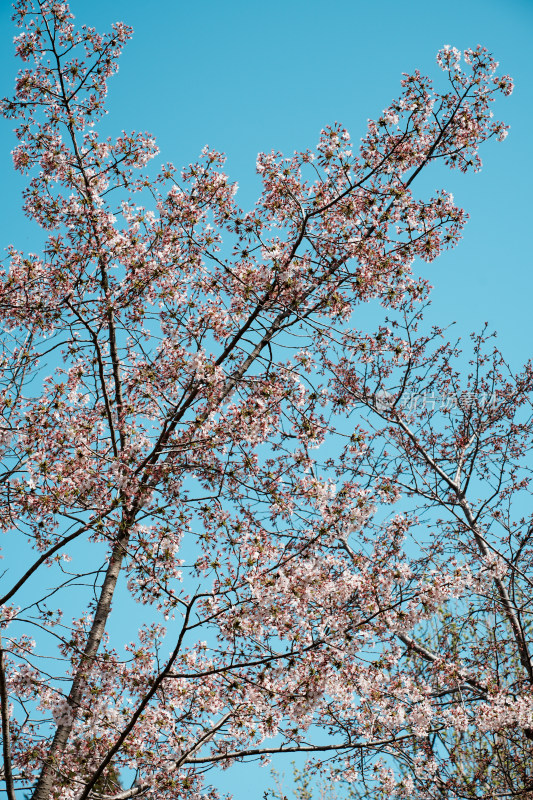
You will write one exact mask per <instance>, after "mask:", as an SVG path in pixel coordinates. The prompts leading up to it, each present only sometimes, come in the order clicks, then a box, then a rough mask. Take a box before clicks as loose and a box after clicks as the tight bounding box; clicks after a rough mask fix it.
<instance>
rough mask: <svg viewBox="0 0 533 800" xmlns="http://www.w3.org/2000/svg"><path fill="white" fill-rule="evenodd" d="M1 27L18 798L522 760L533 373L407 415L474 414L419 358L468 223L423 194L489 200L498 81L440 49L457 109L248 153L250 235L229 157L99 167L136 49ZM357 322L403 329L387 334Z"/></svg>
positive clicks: (124, 793)
mask: <svg viewBox="0 0 533 800" xmlns="http://www.w3.org/2000/svg"><path fill="white" fill-rule="evenodd" d="M14 8H15V14H14V20H15V22H16V24H17V25H18V27H19V28H20V34H19V35H18V36H17V37H16V39H15V43H16V51H17V54H18V56H19V57H20V58H21V59H22V61H23V62H24V66H23V68H22V70H21V71H20V73H19V75H18V78H17V82H16V93H15V96H14V97H13V98H12V99H8V100H5V101H4V102H3V105H2V108H3V113H4V115H5V116H6V117H7V118H8V119H14V120H16V125H17V127H16V136H17V138H18V144H17V146H16V148H15V150H14V152H13V159H14V164H15V167H16V169H18V170H19V171H20V172H22V173H23V174H27V175H28V185H27V189H26V190H25V193H24V211H25V213H26V215H27V216H28V217H29V218H30V219H31V220H34V221H35V222H36V223H38V225H39V226H40V227H41V229H43V231H44V235H45V237H46V242H45V244H44V246H43V248H42V252H41V254H37V253H26V254H24V253H22V252H20V251H19V250H17V249H16V248H15V246H11V247H10V248H9V253H8V257H7V259H6V264H5V270H4V272H3V273H2V286H1V290H0V313H1V315H2V323H3V329H4V331H5V333H4V335H3V338H2V348H3V349H2V353H1V365H2V370H1V376H2V381H3V389H4V392H3V399H2V403H3V406H2V421H1V446H2V452H3V467H2V476H1V491H2V495H1V496H2V503H1V511H0V513H1V523H2V528H3V530H4V531H5V532H6V533H7V534H8V539H7V542H8V544H7V553H8V555H9V560H8V563H7V569H6V572H5V573H4V575H3V588H2V592H1V599H0V604H1V613H2V617H1V632H2V644H1V659H0V695H1V711H2V728H3V748H4V768H3V769H4V771H3V780H4V781H5V785H6V792H7V796H8V798H9V800H15V798H16V797H17V793H18V792H19V790H20V791H25V792H26V793H27V794H28V796H29V797H31V798H32V800H48V798H62V800H63V799H64V800H67V799H69V798H77V799H78V800H87V798H98V797H100V798H103V797H108V798H111V797H113V798H115V799H116V800H118V799H119V798H122V799H123V800H126V798H130V797H137V796H138V797H146V798H154V799H155V798H180V797H187V798H196V797H198V798H199V797H211V798H216V797H217V796H218V795H217V792H216V791H215V789H213V788H212V787H211V786H210V780H209V774H208V773H209V770H210V769H212V768H216V767H224V768H226V767H229V766H232V767H233V768H234V769H235V770H238V764H239V762H243V761H246V760H250V759H258V760H261V761H262V762H265V761H267V760H268V759H269V758H270V757H271V756H273V755H275V754H279V755H280V756H281V757H283V756H282V754H287V753H305V754H307V755H308V756H310V757H311V758H312V759H313V764H314V768H316V769H317V770H329V771H330V772H331V774H333V775H334V776H335V777H336V778H340V779H344V780H352V779H354V776H355V775H356V774H359V773H361V771H362V772H363V773H364V776H365V780H367V779H370V778H369V776H374V777H375V779H376V781H377V784H376V785H379V786H382V787H384V788H385V789H386V790H387V791H389V793H391V792H392V791H393V790H394V791H396V792H397V793H399V794H400V796H402V793H403V795H404V796H405V793H407V796H415V792H416V791H419V789H420V791H421V792H423V791H429V790H428V788H427V787H428V785H437V786H441V784H439V783H438V782H437V783H435V780H436V779H435V775H436V774H438V770H439V760H438V759H439V758H441V761H442V758H443V755H442V754H443V748H444V746H445V739H446V735H449V736H451V737H453V736H459V735H461V732H463V733H464V732H468V731H469V730H470V729H471V728H472V727H473V728H475V729H476V730H481V731H485V730H486V731H492V732H497V731H500V730H503V729H506V728H508V727H513V730H516V731H518V734H520V735H522V734H524V735H525V736H526V738H529V737H530V732H531V729H532V728H533V721H531V707H532V706H531V699H530V694H529V688H528V687H529V686H530V677H531V674H533V673H532V668H531V663H530V661H529V650H528V634H527V631H528V627H527V624H526V619H525V615H526V614H527V608H528V606H527V603H528V600H527V589H528V578H527V575H528V570H529V561H528V559H529V558H530V555H529V554H530V549H529V545H528V538H527V537H528V535H529V534H528V531H529V527H528V521H527V519H526V517H525V516H524V519H522V518H521V519H520V522H518V523H515V522H513V520H514V517H512V516H511V512H510V502H511V499H512V498H513V497H514V493H515V492H523V491H527V476H526V474H525V473H524V474H523V473H522V472H521V469H522V470H523V468H521V467H519V466H518V462H519V459H520V457H521V456H523V455H524V453H525V450H526V438H527V435H528V434H529V431H530V428H529V427H528V426H529V418H527V414H526V412H525V409H527V408H528V405H527V403H528V402H529V401H528V400H527V397H528V396H529V395H528V392H529V390H530V383H531V370H530V368H528V369H527V370H526V371H525V373H524V375H522V376H519V377H518V378H512V377H510V376H508V377H507V378H504V376H503V372H502V364H501V362H500V361H498V358H497V357H496V356H494V358H493V359H492V360H490V359H489V360H487V358H488V356H487V355H486V354H485V350H484V349H483V347H484V345H483V343H482V342H481V341H480V342H479V343H478V345H476V347H477V350H476V354H475V357H474V364H475V366H474V368H473V372H472V376H471V378H470V379H469V380H470V385H469V386H467V387H466V389H465V391H467V392H469V395H468V396H469V398H470V401H469V404H465V403H464V402H463V403H462V404H461V403H459V402H458V403H457V409H456V408H455V407H453V408H448V409H445V411H446V414H447V416H446V414H444V416H443V417H438V418H437V417H436V416H435V414H431V413H430V412H429V409H425V408H424V409H423V410H422V412H420V411H419V410H418V409H412V408H410V407H407V406H405V407H404V405H403V400H402V398H405V396H406V393H407V392H411V393H413V392H414V390H415V389H416V390H417V391H419V393H420V391H422V388H423V390H424V391H438V392H440V393H441V394H443V395H444V394H446V397H448V396H452V395H453V394H454V393H455V395H457V396H459V398H461V397H462V395H460V394H459V388H458V387H459V378H458V374H457V372H454V370H453V366H452V361H453V359H452V356H453V355H454V351H453V348H451V347H450V346H449V345H448V344H439V345H438V346H436V349H435V347H434V345H435V343H436V342H437V338H436V337H438V336H440V335H441V334H440V333H435V334H434V335H433V336H432V337H431V336H430V337H428V336H425V337H424V335H423V334H422V332H420V333H419V332H418V331H417V327H416V326H417V324H419V309H420V304H421V302H422V301H424V299H425V298H427V295H428V291H429V287H428V284H427V282H426V281H425V280H424V279H422V278H419V277H418V276H417V275H416V274H414V273H413V272H412V266H413V262H414V260H415V259H416V258H417V257H419V258H421V259H423V260H425V261H431V260H433V259H434V258H435V257H436V256H437V255H438V254H439V253H440V252H441V250H442V249H443V248H445V247H447V246H452V245H454V244H455V243H456V242H457V241H458V239H459V237H460V234H461V230H462V227H463V224H464V222H465V218H466V217H465V213H464V212H463V211H462V210H461V209H460V208H458V207H456V206H455V205H454V202H453V198H452V196H451V195H450V194H448V193H446V192H444V191H439V192H437V193H436V194H435V196H434V197H432V198H429V199H425V200H423V199H418V198H417V197H416V196H415V195H414V194H413V192H414V189H415V185H416V180H417V177H418V176H419V174H420V173H421V172H422V170H425V169H426V168H428V167H430V166H431V165H432V164H433V162H438V161H442V162H444V163H445V164H447V165H449V166H450V167H458V168H459V169H460V170H461V171H463V172H465V171H467V170H470V169H473V170H476V169H479V167H480V165H481V162H480V159H479V155H478V147H479V145H480V144H482V143H483V142H484V141H486V140H487V139H489V138H491V137H496V138H498V139H503V138H505V134H506V127H505V126H504V125H503V124H502V123H500V122H496V121H494V120H493V117H492V112H491V105H492V101H493V99H494V98H495V96H496V95H497V94H499V93H503V94H509V93H510V92H511V90H512V82H511V80H510V79H509V78H508V77H507V76H503V77H501V76H498V75H497V74H496V69H497V64H496V62H495V61H494V60H493V58H492V57H491V56H490V55H489V54H488V53H487V52H486V51H485V50H484V49H483V48H481V47H478V48H476V49H475V50H467V51H465V53H464V54H462V55H461V54H460V53H459V52H458V51H457V50H455V49H454V48H450V47H445V48H444V49H443V50H442V51H441V52H440V53H439V54H438V57H437V61H438V64H439V66H440V68H441V72H442V75H441V77H440V79H441V80H442V84H443V88H442V89H439V88H435V87H434V86H433V83H432V81H431V80H430V79H429V78H427V77H425V76H423V75H421V74H420V73H419V72H416V73H415V74H413V75H405V76H404V79H403V81H402V90H401V95H400V97H399V99H398V100H395V101H394V102H393V103H391V105H390V106H388V107H387V108H386V109H385V111H384V112H383V114H382V116H381V117H380V118H379V119H378V120H376V121H375V122H374V121H373V122H370V123H369V128H368V132H367V134H366V136H365V137H364V138H363V139H362V141H361V143H360V145H358V146H357V147H354V146H353V145H352V144H351V141H350V137H349V134H348V132H347V131H346V130H345V129H344V128H343V127H342V126H341V125H339V124H335V125H333V126H332V127H329V128H326V129H324V130H323V131H322V132H321V134H320V139H319V143H318V147H317V150H316V152H311V151H304V152H297V153H295V154H294V155H292V156H290V157H284V156H283V155H281V154H279V153H262V154H260V155H259V156H258V159H257V172H258V173H259V175H260V176H261V179H262V183H263V189H262V193H261V196H260V197H259V199H258V201H257V203H256V205H255V207H254V208H253V209H252V210H249V211H245V210H242V209H241V208H239V207H238V205H237V202H236V197H235V194H236V191H235V188H236V187H235V186H234V185H233V184H232V183H231V182H230V180H229V179H228V177H227V176H226V175H225V174H224V172H223V162H224V158H223V156H222V155H220V154H219V153H217V152H215V151H214V150H210V149H208V148H205V149H204V151H203V152H202V154H201V157H200V159H199V161H198V162H197V163H195V164H191V165H189V166H188V167H187V168H185V169H184V170H183V171H181V172H180V171H178V170H177V169H176V168H175V167H174V166H173V165H172V164H170V163H167V164H164V165H163V166H162V167H161V169H160V171H159V173H158V174H155V173H151V172H150V170H149V166H148V165H149V162H150V161H151V159H153V158H154V156H156V154H157V148H156V145H155V142H154V140H153V138H152V137H151V136H150V135H148V134H145V133H125V132H122V133H121V134H120V135H119V136H118V138H116V139H106V138H101V136H99V134H98V123H99V121H100V120H101V118H102V115H103V114H104V113H105V108H104V103H105V97H106V91H107V81H108V79H109V78H110V77H111V76H112V75H113V73H114V72H115V71H116V69H117V63H118V58H119V55H120V52H121V49H122V47H123V45H124V44H125V43H126V42H127V40H128V39H129V38H130V36H131V30H130V29H129V28H128V27H127V26H125V25H123V24H121V23H118V24H116V25H114V26H113V29H112V31H111V33H109V34H106V35H100V34H98V33H97V32H96V31H95V30H94V29H92V28H88V27H82V28H81V29H79V30H78V29H77V28H76V27H75V25H74V19H73V16H72V15H71V13H70V10H69V8H68V6H67V5H66V4H64V3H55V2H49V0H18V1H17V2H16V3H15V5H14ZM368 302H374V304H376V305H380V306H381V307H383V309H384V310H383V312H382V315H384V314H387V315H388V318H389V319H388V321H386V320H382V324H381V326H380V328H379V330H378V331H377V332H376V333H374V334H370V333H369V332H368V331H361V330H359V329H358V327H357V311H358V307H359V306H360V305H361V304H363V303H368ZM402 326H403V327H402ZM432 348H433V349H432ZM394 382H396V383H394ZM489 392H490V393H491V394H490V402H489V399H488V393H489ZM482 395H483V396H484V398H485V399H484V400H481V399H480V398H481V396H482ZM485 395H486V397H485ZM493 396H494V397H495V398H496V399H495V400H493ZM454 414H456V416H454ZM516 414H518V415H520V414H522V417H523V419H522V417H520V418H517V417H516ZM439 426H440V427H439ZM318 449H321V453H322V454H323V455H320V456H319V454H318V452H317V451H318ZM480 485H483V487H484V489H485V491H486V492H487V493H488V494H487V495H486V498H485V499H480V500H473V499H469V493H470V492H473V493H474V494H475V493H476V492H478V490H479V489H480ZM487 487H488V488H487ZM416 498H420V501H421V503H422V506H423V508H424V513H425V515H426V516H424V513H422V512H421V511H420V510H419V511H418V515H417V512H416V509H415V506H416V503H415V504H413V503H411V500H416ZM392 504H396V509H395V510H393V511H392V512H391V505H392ZM402 504H403V505H402ZM435 509H437V512H435ZM440 509H443V510H444V511H445V512H446V514H447V516H446V519H442V520H441V519H440V516H439V515H441V511H440ZM444 511H443V512H442V516H444ZM521 516H522V515H521ZM487 520H489V521H487ZM496 528H497V529H498V531H497V532H495V531H493V529H496ZM422 529H423V530H422ZM443 531H444V536H443V533H442V532H443ZM410 536H412V537H413V544H412V545H409V546H408V545H407V542H408V541H409V537H410ZM10 542H12V543H13V544H10ZM517 543H519V544H517ZM15 546H16V547H17V551H18V553H19V554H21V555H20V557H19V559H18V561H16V562H15V561H14V559H13V557H12V555H11V554H12V553H13V549H14V547H15ZM134 603H136V605H135V606H134ZM447 615H448V616H447ZM450 615H451V619H452V620H453V625H454V626H455V627H453V626H450V624H448V622H447V620H448V617H449V616H450ZM126 617H127V620H126ZM489 619H490V620H491V622H490V624H491V625H492V624H493V625H494V629H493V630H494V632H495V633H494V634H493V635H492V637H489V639H488V640H486V641H485V640H483V639H480V638H479V631H480V630H481V629H482V627H483V625H485V626H486V625H488V624H489V623H488V622H487V620H489ZM465 621H470V626H471V628H472V629H473V634H472V635H473V636H474V638H475V636H477V637H478V638H477V639H476V641H481V644H480V645H479V646H478V645H476V646H475V647H472V648H469V646H468V642H469V641H473V639H471V640H469V639H468V635H467V634H468V625H467V624H466V622H465ZM132 623H135V631H134V632H133V633H130V631H129V630H128V625H131V624H132ZM441 623H442V624H441ZM439 625H440V627H439ZM432 626H433V627H432ZM435 626H436V627H435ZM455 630H456V631H457V634H455V633H454V631H455ZM491 630H492V628H491ZM455 635H457V639H454V636H455ZM513 659H514V660H513ZM517 659H518V660H517ZM518 664H519V665H520V666H517V665H518ZM476 726H477V727H476ZM518 734H517V735H518ZM434 735H437V736H440V737H441V738H440V740H439V742H440V743H441V744H439V745H438V746H435V748H434V750H435V751H436V752H433V751H431V748H429V745H427V746H426V745H425V744H423V743H425V742H427V741H428V737H431V736H434ZM429 740H430V739H429ZM430 741H431V740H430ZM421 743H422V744H421ZM393 759H397V760H398V763H399V764H408V765H411V766H412V769H413V770H414V772H415V773H416V776H415V777H416V781H413V779H412V778H411V779H410V780H411V784H409V783H408V777H409V776H407V777H402V776H401V775H400V777H398V779H397V778H396V777H394V775H393V774H392V772H391V769H392V767H391V764H392V760H393ZM402 774H403V773H402ZM428 776H429V777H428ZM439 780H440V778H439ZM442 780H444V779H442ZM406 781H407V782H406ZM428 781H429V783H428ZM420 787H422V788H420ZM424 787H425V788H424ZM439 791H440V789H439ZM409 792H411V794H410V795H409V794H408V793H409ZM420 796H433V795H422V794H420ZM438 796H442V792H441V795H438Z"/></svg>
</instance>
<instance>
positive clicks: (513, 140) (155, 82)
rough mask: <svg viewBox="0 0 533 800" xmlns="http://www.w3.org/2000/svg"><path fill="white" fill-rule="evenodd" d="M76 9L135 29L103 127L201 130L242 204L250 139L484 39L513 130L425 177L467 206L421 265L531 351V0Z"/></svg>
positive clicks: (3, 132)
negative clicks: (451, 235)
mask: <svg viewBox="0 0 533 800" xmlns="http://www.w3.org/2000/svg"><path fill="white" fill-rule="evenodd" d="M72 9H73V11H74V13H75V14H76V16H77V19H78V21H79V22H84V23H87V24H89V25H94V26H95V27H96V28H97V29H99V30H104V29H106V28H107V27H108V26H109V24H110V23H111V22H114V21H116V20H123V21H124V22H126V23H128V24H130V25H132V26H133V28H134V29H135V36H134V39H133V41H132V42H131V43H130V44H129V45H128V46H127V48H126V51H125V53H124V55H123V58H122V61H121V67H120V71H119V74H118V75H117V76H116V77H115V78H114V79H112V81H111V83H110V94H109V111H110V114H109V116H108V118H107V119H106V121H105V131H106V133H107V134H109V135H112V136H113V135H117V134H118V133H119V132H120V131H121V130H123V129H125V130H129V129H136V130H148V131H150V132H152V133H154V134H155V136H156V138H157V140H158V144H159V147H160V156H159V157H158V159H157V163H159V162H161V163H162V162H163V161H168V160H170V161H173V162H174V163H175V164H176V166H178V167H179V166H181V165H183V164H186V163H188V162H189V161H191V160H194V159H195V158H196V156H197V155H198V154H199V152H200V150H201V148H202V147H203V146H204V145H205V144H207V143H208V144H209V145H210V146H212V147H215V148H217V149H219V150H222V151H225V152H226V153H227V156H228V163H227V172H228V174H229V175H230V177H231V178H232V179H234V180H237V181H238V183H239V186H240V193H239V198H240V202H241V204H242V205H244V206H251V205H252V204H253V203H254V201H255V193H256V191H257V188H258V181H257V178H256V176H255V160H256V155H257V153H258V152H259V151H261V150H271V149H274V150H281V151H282V152H285V153H287V154H290V153H291V152H292V151H293V150H294V149H304V148H306V147H313V146H314V145H315V144H316V141H317V139H318V134H319V131H320V129H321V128H322V127H323V126H325V125H327V124H331V123H333V122H334V121H335V120H338V121H339V122H341V123H342V124H344V125H345V126H346V127H347V128H348V130H349V131H350V132H351V135H352V137H353V139H354V140H357V139H358V138H359V137H361V136H362V135H363V134H364V133H365V128H366V121H367V119H368V118H369V117H375V116H377V115H379V114H380V112H381V111H382V109H383V108H384V107H385V106H386V105H388V103H389V102H390V100H391V99H392V98H393V97H395V96H397V95H398V94H399V82H400V79H401V73H402V72H408V71H411V70H413V69H415V68H417V67H418V68H419V69H420V70H421V71H422V72H424V73H429V74H430V75H434V76H437V74H438V68H437V66H436V63H435V54H436V51H437V50H438V49H439V48H440V47H442V46H443V45H444V44H451V45H454V46H456V47H458V48H460V49H463V48H465V47H471V46H475V45H476V44H478V43H480V44H483V45H484V46H486V47H487V48H488V49H489V50H491V51H492V52H493V54H494V55H495V57H496V58H497V59H498V60H499V61H500V65H501V67H500V69H501V71H503V72H504V73H509V74H511V75H512V76H513V77H514V79H515V83H516V89H515V93H514V94H513V96H512V97H511V98H508V99H505V98H502V99H501V100H500V101H499V102H498V104H497V106H496V107H495V109H494V110H495V113H496V116H497V117H498V118H502V119H504V120H505V121H506V122H507V123H508V124H510V125H511V131H510V134H509V136H508V138H507V140H506V141H505V142H504V143H503V144H496V143H494V144H493V143H490V144H489V145H488V146H486V147H485V148H484V149H483V151H482V153H481V155H482V158H483V161H484V169H483V171H482V172H481V173H480V174H477V175H469V176H466V177H465V176H463V175H461V174H460V173H458V172H450V171H443V170H439V172H434V173H432V174H431V175H429V176H428V177H427V178H425V179H424V187H425V189H426V190H427V191H432V190H433V189H434V188H440V187H443V188H445V189H447V190H448V191H452V192H453V193H454V196H455V199H456V201H457V202H458V203H459V204H460V205H462V206H463V207H464V208H466V210H467V211H468V213H469V214H470V217H471V219H470V221H469V223H468V225H467V228H466V231H465V235H464V239H463V241H462V242H461V243H460V244H459V246H458V247H457V248H456V249H455V250H454V251H453V252H451V253H449V254H446V255H444V256H442V257H441V258H440V259H438V260H437V261H436V262H434V263H433V264H431V265H421V270H422V272H423V274H425V275H426V276H427V277H428V278H429V279H430V281H431V283H432V284H433V285H434V286H435V289H434V292H433V306H432V309H431V311H430V312H429V315H428V319H430V321H431V322H432V323H435V324H439V325H442V326H444V325H446V324H449V323H450V322H452V321H454V320H456V321H457V331H458V333H460V334H463V335H466V334H468V333H469V332H470V331H473V330H476V329H479V328H480V327H481V326H482V324H483V323H484V321H485V320H487V321H488V322H489V326H490V328H491V329H496V330H497V331H498V332H499V335H500V339H499V341H500V347H501V349H502V350H503V353H504V355H505V356H506V357H507V359H508V360H509V361H510V362H511V363H512V364H513V366H515V367H518V366H519V365H520V363H522V362H523V361H524V360H525V359H527V358H529V357H530V355H531V345H530V342H531V333H530V320H531V316H532V315H531V297H533V270H532V266H533V264H532V258H531V245H530V231H531V230H532V228H533V225H532V223H531V209H530V192H529V189H530V185H531V183H532V178H533V169H532V167H531V164H532V158H531V141H530V139H531V134H530V131H531V126H532V123H533V96H532V95H533V69H532V61H531V56H530V52H531V41H532V36H533V0H505V1H504V0H462V1H461V2H457V1H456V0H448V2H446V3H442V4H439V3H437V2H433V3H429V2H427V0H405V1H404V2H398V0H381V2H379V3H373V4H370V3H368V2H362V1H361V0H329V1H328V2H324V0H321V2H318V0H269V2H268V3H265V2H261V3H260V2H257V1H255V2H254V0H226V2H221V1H220V0H204V2H203V3H193V2H191V0H189V1H188V2H184V1H183V0H154V2H153V3H152V4H151V5H148V4H147V3H146V2H140V0H113V2H109V0H107V1H104V0H91V2H83V0H75V1H74V2H73V3H72ZM13 35H14V29H13V28H12V25H11V23H10V10H9V4H8V3H7V1H6V0H3V2H2V3H1V7H0V36H1V42H0V66H1V69H0V84H1V86H0V95H6V94H10V93H11V91H12V86H13V78H14V72H15V69H16V65H15V63H14V61H13V59H12V57H11V40H12V37H13ZM11 127H12V125H11V123H9V122H8V123H6V122H3V123H2V124H1V126H0V169H1V170H2V186H3V192H2V193H1V196H0V204H1V219H2V221H3V225H2V243H1V246H2V248H4V247H5V246H6V245H7V244H9V243H13V244H14V245H15V246H16V247H18V248H21V249H27V250H36V249H38V241H39V236H38V234H37V233H36V231H35V229H34V228H33V227H32V226H31V225H29V224H27V223H25V221H24V218H23V216H22V212H21V210H20V205H21V202H20V191H21V188H22V185H23V181H22V180H21V179H20V178H19V177H18V176H15V175H14V173H13V170H12V165H11V157H10V151H11V150H12V148H13V147H14V144H15V140H14V137H13V135H12V133H11ZM279 766H280V768H282V765H281V764H280V765H279ZM287 767H289V764H288V763H287ZM268 783H269V780H268V772H267V771H266V770H259V769H258V768H255V767H253V766H251V767H247V768H243V769H241V770H239V769H238V768H236V769H233V770H230V771H229V772H226V773H224V774H223V777H222V778H221V781H220V785H221V786H223V787H224V788H225V789H226V790H233V791H234V794H235V797H236V798H237V800H244V799H245V798H260V797H261V795H262V788H261V787H262V786H263V785H268Z"/></svg>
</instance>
